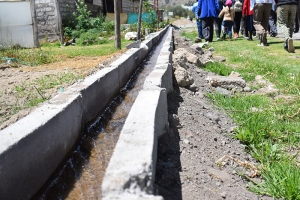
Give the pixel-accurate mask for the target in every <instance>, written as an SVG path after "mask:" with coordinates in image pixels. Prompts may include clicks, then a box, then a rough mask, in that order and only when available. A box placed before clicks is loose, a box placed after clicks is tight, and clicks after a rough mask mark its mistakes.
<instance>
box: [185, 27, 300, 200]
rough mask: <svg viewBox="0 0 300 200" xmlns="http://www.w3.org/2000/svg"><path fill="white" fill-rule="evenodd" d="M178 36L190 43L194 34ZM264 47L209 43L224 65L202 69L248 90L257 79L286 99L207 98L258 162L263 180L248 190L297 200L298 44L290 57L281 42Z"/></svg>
mask: <svg viewBox="0 0 300 200" xmlns="http://www.w3.org/2000/svg"><path fill="white" fill-rule="evenodd" d="M182 35H183V36H185V37H187V38H190V39H191V40H193V39H194V38H195V37H197V32H196V31H191V32H187V31H186V32H183V34H182ZM215 38H216V37H215ZM268 43H269V46H267V47H258V46H257V44H258V40H256V39H254V40H253V41H247V40H245V39H243V38H238V39H236V40H233V41H213V42H211V43H209V44H208V47H207V48H210V47H213V48H214V55H220V56H223V57H225V58H226V62H225V63H209V64H207V66H206V68H205V69H204V70H208V71H212V72H215V73H217V74H219V75H224V76H227V75H229V74H230V73H231V72H232V71H235V72H238V73H240V74H241V75H242V76H243V78H244V79H245V80H246V81H247V83H248V84H250V85H251V84H253V83H254V79H255V77H256V76H257V75H261V76H263V77H264V79H266V80H268V81H270V82H271V83H273V84H274V85H275V87H276V88H278V89H279V92H278V93H279V94H280V95H282V96H285V97H287V98H275V97H276V96H277V93H276V94H266V95H258V94H256V95H254V94H251V93H248V94H243V93H235V95H234V96H233V97H229V96H224V95H220V94H214V93H210V94H207V95H208V97H209V98H210V99H211V100H212V101H213V102H214V103H215V104H217V105H218V106H220V107H222V108H224V109H225V110H226V111H227V113H228V114H229V115H230V116H231V117H232V118H233V119H234V121H235V122H236V123H237V125H238V128H236V130H235V134H234V135H233V137H235V138H237V139H239V140H241V142H243V143H244V144H245V145H246V147H247V148H246V149H247V151H248V152H249V153H250V154H251V155H252V156H253V157H254V158H255V159H256V160H257V161H258V162H259V163H260V169H261V174H262V177H263V179H264V181H263V182H262V183H260V184H250V187H249V188H250V190H251V191H253V192H255V193H257V194H266V195H270V196H273V197H276V198H283V199H291V200H294V199H300V168H299V166H300V160H299V158H297V157H296V156H294V154H295V153H296V154H297V153H299V151H300V67H299V63H300V41H297V40H296V41H294V45H295V47H296V52H295V53H288V52H286V51H285V50H284V49H283V40H282V39H280V38H269V37H268ZM260 87H262V86H261V85H252V86H251V88H252V89H259V88H260ZM291 149H292V150H293V151H292V152H293V154H292V153H291V151H290V150H291Z"/></svg>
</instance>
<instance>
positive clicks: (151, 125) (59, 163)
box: [0, 27, 173, 199]
mask: <svg viewBox="0 0 300 200" xmlns="http://www.w3.org/2000/svg"><path fill="white" fill-rule="evenodd" d="M172 39H173V30H172V28H170V27H167V28H165V29H164V30H162V31H160V32H158V33H155V34H153V35H150V37H149V39H147V40H145V41H143V42H142V44H141V46H140V47H139V48H132V49H129V50H128V51H127V52H126V53H124V54H123V55H122V56H121V57H120V58H119V59H118V60H116V61H115V62H113V63H112V64H111V66H110V67H107V68H104V69H102V70H100V71H99V72H97V73H95V74H93V75H91V76H90V77H87V78H86V79H85V80H84V81H83V82H81V83H77V84H74V85H72V86H71V87H69V88H68V89H67V90H66V91H64V92H63V93H60V94H59V95H57V96H56V97H54V98H53V99H51V100H50V101H49V102H47V103H45V104H44V105H43V106H41V107H39V108H37V109H36V110H35V111H34V112H32V113H30V114H29V115H28V116H26V117H24V118H23V119H21V120H19V121H18V122H16V123H14V124H12V125H10V126H9V127H7V128H5V129H3V130H1V131H0V153H1V154H0V179H1V182H0V199H31V198H33V199H66V198H67V199H68V198H70V199H101V198H102V199H162V197H160V196H154V195H152V194H153V182H154V177H155V166H156V157H157V139H158V138H159V137H160V136H161V135H163V134H164V133H165V132H166V131H167V127H168V113H167V94H168V93H169V92H171V91H172V51H173V40H172Z"/></svg>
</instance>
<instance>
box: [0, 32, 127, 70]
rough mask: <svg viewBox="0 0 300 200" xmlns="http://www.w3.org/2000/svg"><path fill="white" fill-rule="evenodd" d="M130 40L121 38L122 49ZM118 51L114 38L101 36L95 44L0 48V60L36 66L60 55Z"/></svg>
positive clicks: (57, 59) (55, 59)
mask: <svg viewBox="0 0 300 200" xmlns="http://www.w3.org/2000/svg"><path fill="white" fill-rule="evenodd" d="M131 42H132V41H127V40H125V39H122V41H121V44H122V49H125V46H126V45H127V44H129V43H131ZM116 51H118V50H117V49H116V48H115V40H112V39H108V38H102V39H101V40H98V43H97V45H89V46H84V45H76V46H71V45H70V46H60V44H59V42H56V43H45V44H43V45H42V46H41V47H40V48H32V49H24V48H20V47H19V46H12V47H9V48H6V49H0V62H1V63H2V62H7V60H11V61H12V62H14V63H16V64H20V65H21V64H22V65H27V66H37V65H42V64H48V63H54V62H57V61H60V59H61V58H62V55H64V57H67V58H74V57H76V56H103V55H109V54H112V53H114V52H116Z"/></svg>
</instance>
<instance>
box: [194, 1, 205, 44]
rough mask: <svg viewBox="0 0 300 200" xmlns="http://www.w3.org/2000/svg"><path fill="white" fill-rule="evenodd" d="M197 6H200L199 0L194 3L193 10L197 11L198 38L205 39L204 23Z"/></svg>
mask: <svg viewBox="0 0 300 200" xmlns="http://www.w3.org/2000/svg"><path fill="white" fill-rule="evenodd" d="M199 1H200V0H199ZM197 7H198V0H196V3H194V5H193V7H192V12H193V13H195V19H196V23H197V28H198V38H200V39H203V35H202V23H201V20H200V18H199V16H198V10H197Z"/></svg>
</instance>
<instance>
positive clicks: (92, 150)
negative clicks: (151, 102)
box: [33, 30, 170, 200]
mask: <svg viewBox="0 0 300 200" xmlns="http://www.w3.org/2000/svg"><path fill="white" fill-rule="evenodd" d="M169 31H170V30H169ZM166 35H167V34H165V36H164V37H163V38H162V40H161V41H160V43H159V44H158V45H157V46H156V47H155V48H154V49H153V50H152V52H151V53H150V54H149V55H148V56H147V58H146V59H145V60H144V61H143V62H142V63H141V64H140V66H139V67H138V69H137V70H136V72H135V73H134V74H133V75H132V77H131V79H130V80H129V81H128V83H127V84H126V86H125V87H124V88H123V89H122V90H121V92H120V94H119V95H118V96H117V97H115V98H114V99H113V101H112V102H111V103H110V105H109V106H108V107H107V108H106V109H105V111H104V112H103V113H102V115H101V116H99V117H98V118H97V119H96V120H95V122H94V123H93V124H92V125H90V126H89V127H87V128H86V130H85V132H84V133H83V134H82V135H83V136H82V138H81V140H80V141H79V144H78V146H77V148H76V149H75V150H74V152H73V153H72V154H71V156H70V157H69V159H68V160H67V161H66V162H65V163H63V164H62V166H61V168H60V170H59V171H58V172H57V173H56V174H55V175H54V177H53V178H52V179H51V180H49V181H48V183H46V186H44V187H43V188H42V189H41V191H40V192H39V193H38V194H37V195H36V196H35V197H34V198H33V199H72V200H73V199H76V200H77V199H101V184H102V178H103V176H104V174H105V169H106V167H107V165H108V162H109V160H110V158H111V156H112V153H113V150H114V147H115V145H116V143H117V141H118V138H119V134H120V132H121V130H122V127H123V125H124V122H125V120H126V118H127V116H128V114H129V111H130V109H131V107H132V105H133V103H134V101H135V99H136V97H137V95H138V93H139V91H140V90H142V87H143V84H144V81H145V78H146V77H147V76H148V75H149V74H150V72H151V71H152V70H153V68H154V66H155V63H156V61H157V57H158V55H159V53H160V51H161V48H162V46H163V43H164V41H165V39H166ZM145 114H146V113H145Z"/></svg>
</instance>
